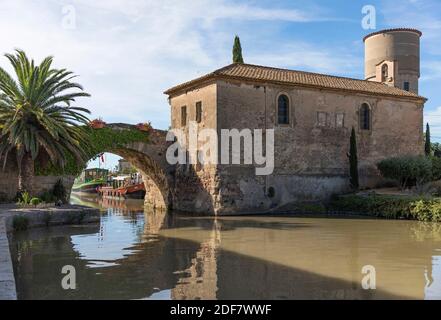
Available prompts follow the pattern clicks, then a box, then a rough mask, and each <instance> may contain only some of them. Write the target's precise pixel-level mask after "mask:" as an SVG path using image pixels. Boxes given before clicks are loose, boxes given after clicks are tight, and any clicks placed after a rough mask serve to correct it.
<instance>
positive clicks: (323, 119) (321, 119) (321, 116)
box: [317, 112, 328, 127]
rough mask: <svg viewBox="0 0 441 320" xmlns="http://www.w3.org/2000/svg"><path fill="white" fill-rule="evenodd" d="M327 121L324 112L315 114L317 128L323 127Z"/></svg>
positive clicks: (326, 115)
mask: <svg viewBox="0 0 441 320" xmlns="http://www.w3.org/2000/svg"><path fill="white" fill-rule="evenodd" d="M327 119H328V114H327V113H326V112H317V125H318V126H319V127H325V126H326V122H327Z"/></svg>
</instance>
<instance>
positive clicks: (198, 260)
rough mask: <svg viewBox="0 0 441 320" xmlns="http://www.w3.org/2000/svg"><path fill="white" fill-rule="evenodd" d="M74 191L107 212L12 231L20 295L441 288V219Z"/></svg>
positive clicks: (376, 293)
mask: <svg viewBox="0 0 441 320" xmlns="http://www.w3.org/2000/svg"><path fill="white" fill-rule="evenodd" d="M73 202H74V203H81V204H86V205H89V206H95V207H100V208H101V209H102V217H101V222H100V224H99V225H76V226H64V227H50V228H39V229H31V230H28V231H24V232H19V233H15V234H14V235H13V236H12V239H11V244H10V246H11V251H12V255H13V259H14V268H15V274H16V280H17V291H18V297H19V299H441V224H435V223H421V222H414V221H395V220H374V219H353V218H351V219H349V218H323V217H322V218H319V217H318V218H312V217H293V216H266V217H263V216H241V217H221V218H216V219H215V218H213V217H196V216H188V215H176V214H166V213H164V212H149V211H146V212H144V210H143V207H142V201H137V200H132V201H118V200H104V201H101V200H98V199H96V198H76V197H73ZM66 265H69V266H73V267H74V268H75V285H76V289H75V290H65V289H63V287H62V280H63V277H65V276H66V274H62V272H61V270H62V268H63V266H66ZM363 268H364V269H363ZM363 271H364V272H365V273H363ZM70 275H71V276H72V275H73V274H72V273H71V274H70ZM71 283H72V282H71ZM373 286H375V289H372V288H371V289H364V288H363V287H373Z"/></svg>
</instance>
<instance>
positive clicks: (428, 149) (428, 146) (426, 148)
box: [424, 123, 432, 156]
mask: <svg viewBox="0 0 441 320" xmlns="http://www.w3.org/2000/svg"><path fill="white" fill-rule="evenodd" d="M431 149H432V148H431V144H430V128H429V123H426V142H425V144H424V153H425V154H426V156H430V153H431Z"/></svg>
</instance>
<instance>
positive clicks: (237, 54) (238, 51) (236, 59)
mask: <svg viewBox="0 0 441 320" xmlns="http://www.w3.org/2000/svg"><path fill="white" fill-rule="evenodd" d="M233 63H243V57H242V46H241V45H240V39H239V37H238V36H235V37H234V45H233Z"/></svg>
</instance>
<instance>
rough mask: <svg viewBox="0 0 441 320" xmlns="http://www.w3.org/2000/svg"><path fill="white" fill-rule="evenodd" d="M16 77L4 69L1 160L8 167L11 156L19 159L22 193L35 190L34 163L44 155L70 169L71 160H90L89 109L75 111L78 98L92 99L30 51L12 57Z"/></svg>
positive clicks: (0, 72) (69, 76)
mask: <svg viewBox="0 0 441 320" xmlns="http://www.w3.org/2000/svg"><path fill="white" fill-rule="evenodd" d="M5 56H6V58H7V59H8V60H9V62H10V63H11V65H12V67H13V70H14V72H15V78H14V77H13V76H11V75H10V74H9V73H8V72H6V71H5V70H4V69H3V68H1V67H0V158H3V160H4V163H3V168H4V166H5V164H6V161H7V158H8V155H9V154H11V155H12V154H15V156H16V157H17V164H18V171H19V179H18V180H19V190H20V191H22V192H23V191H28V192H29V193H32V192H33V190H34V161H35V159H36V158H37V156H38V155H39V154H40V153H41V151H44V152H45V154H46V155H47V156H48V158H49V159H50V161H51V162H52V163H53V164H56V165H59V166H61V167H64V165H65V164H66V159H67V156H68V155H73V156H74V157H75V158H76V159H77V160H78V161H85V160H87V159H86V158H87V154H86V152H85V150H84V148H85V147H86V146H87V145H88V140H87V136H86V131H85V130H84V129H81V128H80V126H81V125H84V124H87V123H88V122H89V119H88V118H87V116H86V115H85V114H88V113H90V112H89V110H87V109H85V108H81V107H77V106H72V103H73V102H75V99H76V98H78V97H88V96H90V95H89V94H88V93H86V92H83V87H82V86H81V85H80V84H78V83H75V82H72V81H71V80H72V79H73V78H74V77H75V76H74V75H73V73H72V72H70V71H67V70H66V69H54V68H52V61H53V58H52V57H47V58H45V59H44V60H43V61H42V62H41V63H40V65H35V64H34V60H29V59H28V57H27V56H26V54H25V52H24V51H22V50H16V52H15V54H6V55H5Z"/></svg>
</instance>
